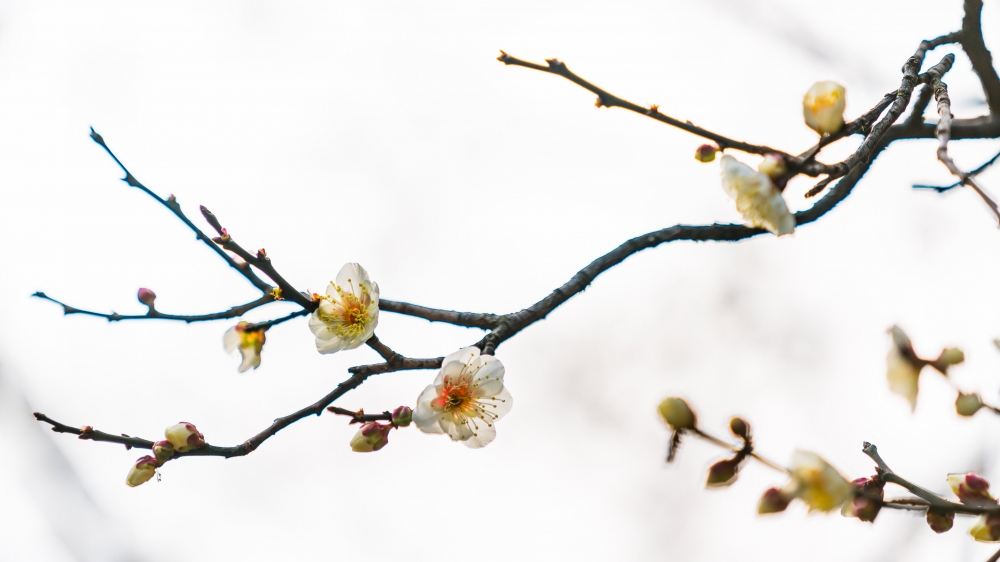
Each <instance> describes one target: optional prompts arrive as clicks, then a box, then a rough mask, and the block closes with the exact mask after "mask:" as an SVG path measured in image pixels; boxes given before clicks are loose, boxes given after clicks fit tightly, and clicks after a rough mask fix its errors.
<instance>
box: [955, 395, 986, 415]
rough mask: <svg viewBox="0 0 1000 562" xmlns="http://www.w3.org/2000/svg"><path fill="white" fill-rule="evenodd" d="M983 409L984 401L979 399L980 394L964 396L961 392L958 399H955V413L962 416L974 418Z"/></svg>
mask: <svg viewBox="0 0 1000 562" xmlns="http://www.w3.org/2000/svg"><path fill="white" fill-rule="evenodd" d="M982 407H983V401H982V399H980V398H979V395H978V394H962V393H961V392H959V393H958V398H956V399H955V411H956V412H958V415H960V416H966V417H969V416H973V415H975V414H976V412H978V411H979V409H980V408H982Z"/></svg>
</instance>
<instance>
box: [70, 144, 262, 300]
mask: <svg viewBox="0 0 1000 562" xmlns="http://www.w3.org/2000/svg"><path fill="white" fill-rule="evenodd" d="M90 138H92V139H94V142H96V143H97V144H99V145H101V147H102V148H103V149H104V150H105V151H106V152H107V153H108V155H110V156H111V158H112V159H114V161H115V163H116V164H118V167H119V168H121V169H122V171H123V172H125V177H124V178H122V181H124V182H125V183H127V184H129V185H130V186H132V187H135V188H138V189H140V190H142V191H143V192H145V193H146V195H149V196H150V197H152V198H153V199H155V200H156V201H157V202H158V203H160V204H161V205H163V206H164V207H166V208H168V209H170V212H172V213H173V214H174V215H176V216H177V218H178V219H180V220H181V222H183V223H184V224H185V225H187V227H188V228H190V229H191V230H192V231H193V232H194V234H195V237H197V238H198V240H201V241H202V242H204V243H205V244H206V245H207V246H208V247H209V248H211V249H212V251H214V252H215V253H216V254H218V255H219V257H221V258H222V259H224V260H225V261H226V263H228V264H229V266H230V267H232V268H233V269H235V270H236V271H239V272H240V274H241V275H243V277H245V278H246V279H247V281H249V282H250V283H251V284H252V285H253V286H254V287H257V289H258V290H260V291H261V292H262V293H270V292H271V289H272V288H273V287H271V286H270V285H269V284H267V283H266V282H264V281H263V280H262V279H261V278H260V277H258V276H257V274H256V273H254V272H253V271H252V270H251V269H250V268H249V266H248V265H247V264H246V263H242V264H241V263H238V262H237V261H236V260H234V259H233V258H232V257H230V256H229V255H228V254H226V253H225V252H224V251H222V249H220V248H219V247H218V246H216V245H215V243H213V242H212V239H211V238H209V237H208V236H207V235H206V234H205V233H204V232H202V230H201V229H200V228H198V227H197V226H195V225H194V223H193V222H191V220H190V219H188V218H187V215H185V214H184V211H182V210H181V206H180V205H179V204H178V203H177V198H176V197H174V196H173V195H171V196H169V197H167V198H166V199H162V198H160V196H159V195H157V194H155V193H153V191H152V190H150V189H149V188H148V187H146V186H145V185H142V184H141V183H139V180H137V179H135V176H133V175H132V172H129V171H128V168H126V167H125V165H124V164H122V163H121V160H119V159H118V157H117V156H115V153H114V152H111V148H109V147H108V145H107V143H105V142H104V138H103V137H102V136H101V135H99V134H97V131H95V130H94V129H93V127H91V129H90Z"/></svg>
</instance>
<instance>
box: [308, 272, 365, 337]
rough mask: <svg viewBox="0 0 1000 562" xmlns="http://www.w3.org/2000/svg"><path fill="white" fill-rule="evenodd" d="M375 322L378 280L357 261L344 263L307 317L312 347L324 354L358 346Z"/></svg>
mask: <svg viewBox="0 0 1000 562" xmlns="http://www.w3.org/2000/svg"><path fill="white" fill-rule="evenodd" d="M376 325H378V284H377V283H374V282H373V281H372V280H371V279H369V278H368V272H367V271H365V268H363V267H361V266H360V265H359V264H356V263H348V264H344V267H342V268H340V273H338V274H337V280H336V281H331V282H330V286H329V287H327V288H326V294H325V295H323V296H322V297H320V301H319V307H318V308H317V309H316V310H315V311H314V312H313V313H312V316H310V317H309V329H310V330H312V333H313V334H315V335H316V349H317V350H318V351H319V352H320V353H323V354H327V353H336V352H338V351H340V350H343V349H354V348H357V347H360V346H361V345H362V344H364V343H365V342H366V341H368V338H370V337H372V334H374V333H375V326H376Z"/></svg>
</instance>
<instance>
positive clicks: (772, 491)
mask: <svg viewBox="0 0 1000 562" xmlns="http://www.w3.org/2000/svg"><path fill="white" fill-rule="evenodd" d="M789 503H791V498H789V497H787V496H785V494H783V493H782V492H781V489H779V488H768V489H767V491H766V492H764V495H763V496H761V497H760V503H758V504H757V513H759V514H761V515H765V514H768V513H780V512H782V511H785V510H786V509H788V504H789Z"/></svg>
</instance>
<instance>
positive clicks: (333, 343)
mask: <svg viewBox="0 0 1000 562" xmlns="http://www.w3.org/2000/svg"><path fill="white" fill-rule="evenodd" d="M348 343H350V342H349V341H348V340H345V339H343V338H338V337H334V338H332V339H330V340H322V339H320V338H318V337H317V338H316V351H319V352H320V353H322V354H323V355H328V354H330V353H337V352H338V351H341V350H343V349H345V348H346V347H347V344H348ZM355 347H357V346H355Z"/></svg>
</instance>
